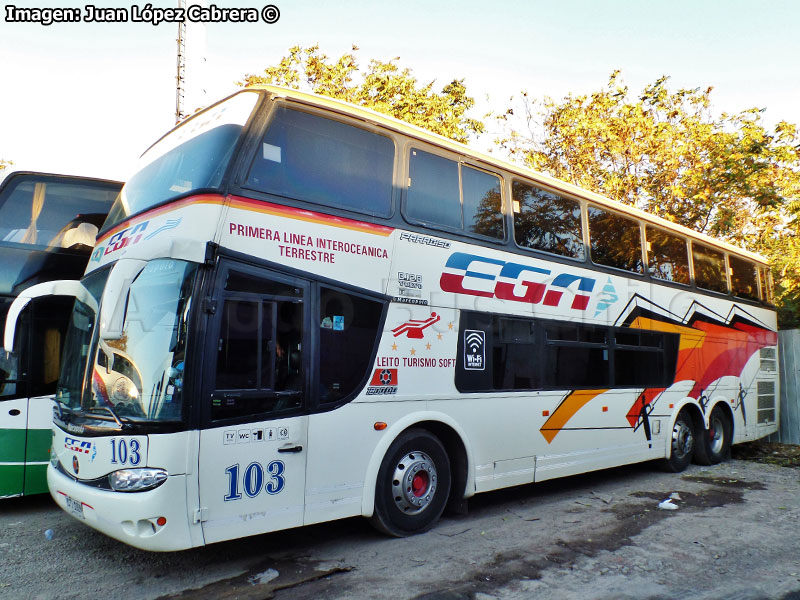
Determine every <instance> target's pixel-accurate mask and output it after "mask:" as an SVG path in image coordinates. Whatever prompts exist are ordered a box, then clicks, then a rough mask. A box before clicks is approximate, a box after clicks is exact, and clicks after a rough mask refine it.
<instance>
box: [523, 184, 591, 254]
mask: <svg viewBox="0 0 800 600" xmlns="http://www.w3.org/2000/svg"><path fill="white" fill-rule="evenodd" d="M512 187H513V201H514V239H515V240H516V242H517V244H519V245H520V246H524V247H526V248H533V249H534V250H544V251H545V252H552V253H553V254H560V255H562V256H570V257H572V258H577V259H580V260H583V259H584V258H585V257H586V256H585V250H584V246H583V236H582V234H581V205H580V203H579V202H577V201H576V200H570V199H569V198H564V197H563V196H560V195H558V194H555V193H553V192H548V191H546V190H543V189H541V188H538V187H534V186H532V185H530V184H527V183H524V182H522V181H515V182H514V184H513V186H512Z"/></svg>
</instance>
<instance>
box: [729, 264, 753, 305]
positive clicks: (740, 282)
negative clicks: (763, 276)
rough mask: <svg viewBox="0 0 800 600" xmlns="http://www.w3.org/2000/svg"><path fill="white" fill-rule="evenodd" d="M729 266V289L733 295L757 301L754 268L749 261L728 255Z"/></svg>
mask: <svg viewBox="0 0 800 600" xmlns="http://www.w3.org/2000/svg"><path fill="white" fill-rule="evenodd" d="M728 262H729V263H730V266H731V288H732V289H733V295H734V296H739V297H740V298H748V299H749V300H758V280H757V278H756V266H755V265H754V264H753V263H751V262H750V261H747V260H743V259H741V258H737V257H735V256H733V255H731V254H729V255H728Z"/></svg>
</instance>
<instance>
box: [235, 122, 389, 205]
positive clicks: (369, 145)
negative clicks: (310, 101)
mask: <svg viewBox="0 0 800 600" xmlns="http://www.w3.org/2000/svg"><path fill="white" fill-rule="evenodd" d="M393 170H394V142H393V141H392V139H391V138H388V137H386V136H384V135H380V134H377V133H373V132H371V131H368V130H366V129H361V128H360V127H354V126H352V125H349V124H347V123H342V122H340V121H336V120H333V119H328V118H325V117H321V116H319V115H314V114H310V113H306V112H303V111H299V110H292V109H289V108H285V107H278V108H276V109H275V112H274V114H273V116H272V122H271V123H270V125H269V127H268V129H267V132H266V134H265V135H264V139H263V140H262V145H261V148H260V151H259V153H258V155H257V156H256V157H255V160H254V161H253V165H252V167H251V169H250V173H249V174H248V176H247V182H246V184H245V185H246V186H247V187H248V188H250V189H253V190H257V191H260V192H266V193H269V194H277V195H279V196H285V197H287V198H295V199H297V200H304V201H306V202H313V203H315V204H320V205H322V206H334V207H337V208H344V209H347V210H353V211H356V212H359V213H364V214H369V215H377V216H383V217H385V216H388V215H389V214H391V212H392V172H393Z"/></svg>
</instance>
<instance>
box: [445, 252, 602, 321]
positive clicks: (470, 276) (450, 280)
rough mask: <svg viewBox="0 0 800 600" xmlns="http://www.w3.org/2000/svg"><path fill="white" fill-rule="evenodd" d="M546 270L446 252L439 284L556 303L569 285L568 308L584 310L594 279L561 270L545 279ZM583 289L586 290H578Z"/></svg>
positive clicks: (479, 293) (462, 291) (459, 291)
mask: <svg viewBox="0 0 800 600" xmlns="http://www.w3.org/2000/svg"><path fill="white" fill-rule="evenodd" d="M550 273H551V272H550V270H548V269H541V268H539V267H532V266H529V265H520V264H517V263H513V262H505V261H502V260H495V259H493V258H485V257H483V256H477V255H475V254H467V253H465V252H455V253H453V254H451V255H450V258H448V259H447V264H445V271H444V272H443V273H442V277H441V279H440V280H439V286H440V287H441V288H442V290H443V291H445V292H452V293H453V294H468V295H470V296H484V297H486V298H499V299H501V300H513V301H515V302H526V303H528V304H539V303H542V304H544V305H545V306H558V305H559V303H560V302H561V298H562V296H563V295H564V291H566V289H567V288H569V287H570V286H573V285H574V287H573V290H574V291H575V296H574V297H573V299H572V305H571V308H573V309H575V310H586V307H587V306H588V305H589V300H590V298H591V297H590V296H589V292H591V291H592V290H593V289H594V284H595V283H596V280H595V279H592V278H591V277H583V276H580V275H571V274H569V273H561V274H559V275H556V276H555V278H553V279H552V281H548V280H549V279H550V277H548V276H549V275H550ZM580 292H586V293H580Z"/></svg>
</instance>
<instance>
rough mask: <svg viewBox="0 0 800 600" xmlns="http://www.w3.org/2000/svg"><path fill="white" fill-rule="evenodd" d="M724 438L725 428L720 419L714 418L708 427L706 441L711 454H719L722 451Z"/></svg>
mask: <svg viewBox="0 0 800 600" xmlns="http://www.w3.org/2000/svg"><path fill="white" fill-rule="evenodd" d="M724 437H725V426H724V425H723V423H722V419H720V418H719V417H715V418H714V419H712V420H711V423H710V427H709V429H708V441H709V446H710V448H711V452H713V453H714V454H719V453H720V452H721V451H722V445H723V444H724V443H725V440H724Z"/></svg>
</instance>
